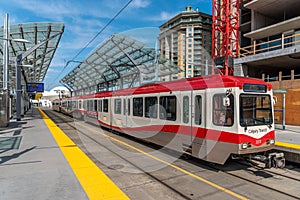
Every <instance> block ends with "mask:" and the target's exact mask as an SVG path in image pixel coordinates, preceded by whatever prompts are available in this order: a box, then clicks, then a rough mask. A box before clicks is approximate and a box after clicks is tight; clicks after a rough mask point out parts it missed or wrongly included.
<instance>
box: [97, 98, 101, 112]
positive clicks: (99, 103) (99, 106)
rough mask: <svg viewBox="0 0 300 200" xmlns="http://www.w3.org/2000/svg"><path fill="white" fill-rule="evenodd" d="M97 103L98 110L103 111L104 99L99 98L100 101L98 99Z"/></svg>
mask: <svg viewBox="0 0 300 200" xmlns="http://www.w3.org/2000/svg"><path fill="white" fill-rule="evenodd" d="M97 104H98V105H97V108H98V110H97V111H98V112H102V100H98V101H97Z"/></svg>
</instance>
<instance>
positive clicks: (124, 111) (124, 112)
mask: <svg viewBox="0 0 300 200" xmlns="http://www.w3.org/2000/svg"><path fill="white" fill-rule="evenodd" d="M123 115H126V99H123Z"/></svg>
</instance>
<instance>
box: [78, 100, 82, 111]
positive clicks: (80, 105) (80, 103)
mask: <svg viewBox="0 0 300 200" xmlns="http://www.w3.org/2000/svg"><path fill="white" fill-rule="evenodd" d="M78 107H79V109H81V108H82V100H79V101H78Z"/></svg>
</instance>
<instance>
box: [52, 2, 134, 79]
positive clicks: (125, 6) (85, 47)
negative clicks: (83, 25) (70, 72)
mask: <svg viewBox="0 0 300 200" xmlns="http://www.w3.org/2000/svg"><path fill="white" fill-rule="evenodd" d="M132 1H133V0H129V1H128V2H127V3H126V4H125V5H124V6H123V7H122V8H121V9H120V10H119V11H118V12H117V13H116V14H115V15H114V16H113V18H111V19H110V20H109V21H108V22H107V23H106V25H105V26H104V27H103V28H102V29H101V30H100V31H99V32H98V33H97V34H96V35H95V36H94V37H93V38H92V39H91V40H90V41H89V42H88V43H87V44H86V45H85V46H84V47H83V48H82V49H81V50H80V51H79V52H78V53H77V54H76V55H75V56H74V57H73V58H72V59H71V60H69V61H68V62H67V63H66V65H65V66H64V68H63V69H62V71H61V72H60V73H59V75H58V76H57V77H56V79H55V80H54V81H53V84H55V82H56V81H57V79H58V78H59V77H60V76H61V74H62V73H63V72H64V70H65V69H66V68H67V66H68V65H69V64H70V62H71V61H74V60H75V59H76V58H77V57H78V56H79V55H80V54H81V53H82V52H83V51H84V50H86V49H87V47H88V46H89V45H90V44H91V43H92V42H93V41H95V40H96V38H97V37H98V36H99V35H100V34H101V33H102V32H103V31H104V30H105V29H106V28H107V27H108V26H109V25H110V24H111V23H112V22H113V21H114V20H115V19H116V18H117V17H118V16H119V15H120V14H121V13H122V12H123V11H124V10H125V9H126V8H127V7H128V6H129V5H130V3H131V2H132Z"/></svg>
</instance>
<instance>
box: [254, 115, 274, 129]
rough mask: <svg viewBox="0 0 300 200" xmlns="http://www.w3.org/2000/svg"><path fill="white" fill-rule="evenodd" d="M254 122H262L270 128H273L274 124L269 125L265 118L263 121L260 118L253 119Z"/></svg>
mask: <svg viewBox="0 0 300 200" xmlns="http://www.w3.org/2000/svg"><path fill="white" fill-rule="evenodd" d="M253 120H254V121H258V122H262V123H263V125H267V126H268V128H272V124H271V123H267V122H266V119H265V118H264V117H263V119H258V118H253Z"/></svg>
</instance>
